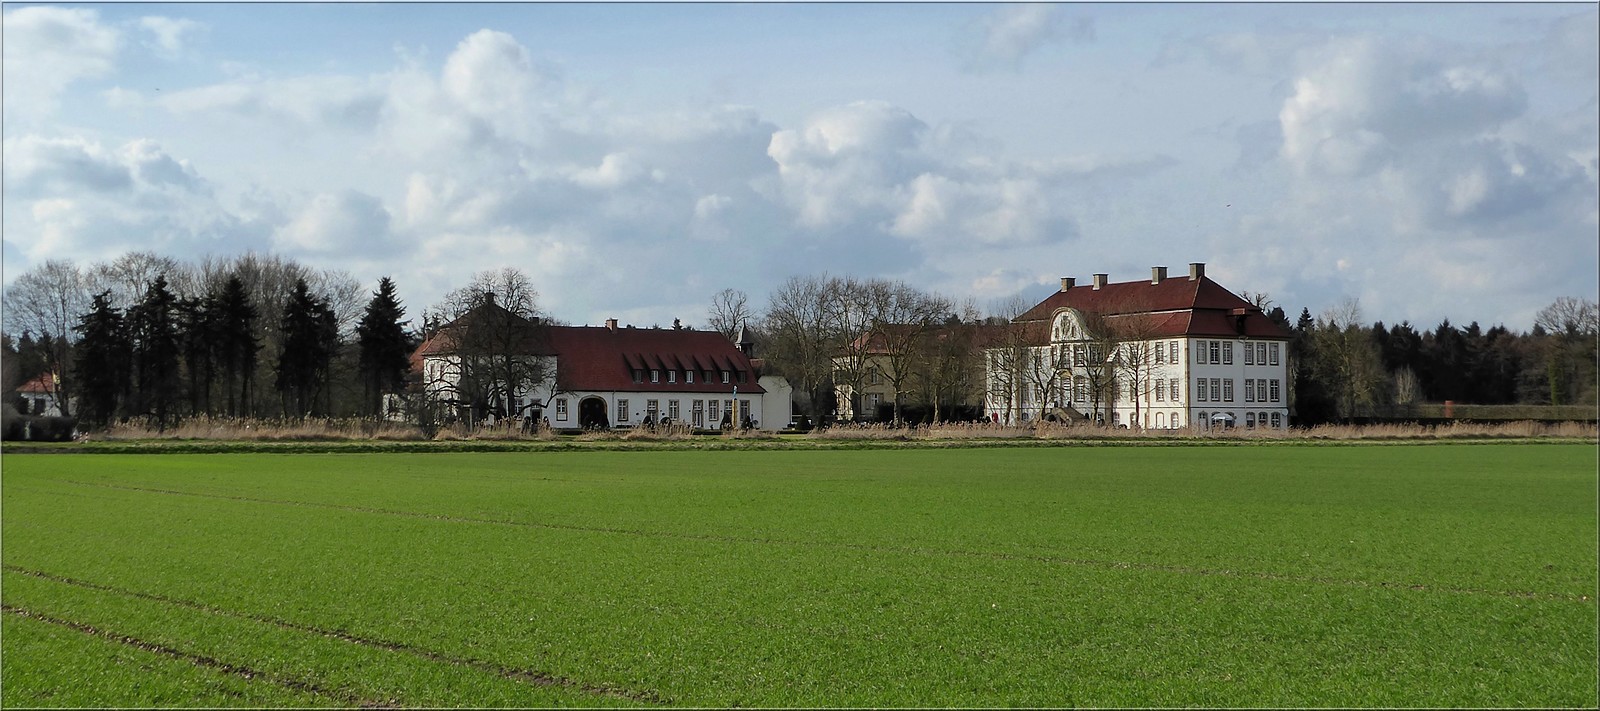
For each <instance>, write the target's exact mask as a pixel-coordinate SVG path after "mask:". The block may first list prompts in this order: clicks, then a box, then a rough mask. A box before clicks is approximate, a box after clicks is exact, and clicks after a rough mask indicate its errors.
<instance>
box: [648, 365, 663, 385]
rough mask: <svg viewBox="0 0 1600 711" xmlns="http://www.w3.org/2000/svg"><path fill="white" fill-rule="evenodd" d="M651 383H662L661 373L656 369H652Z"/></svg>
mask: <svg viewBox="0 0 1600 711" xmlns="http://www.w3.org/2000/svg"><path fill="white" fill-rule="evenodd" d="M650 382H652V383H659V382H661V371H659V370H656V369H655V368H651V369H650Z"/></svg>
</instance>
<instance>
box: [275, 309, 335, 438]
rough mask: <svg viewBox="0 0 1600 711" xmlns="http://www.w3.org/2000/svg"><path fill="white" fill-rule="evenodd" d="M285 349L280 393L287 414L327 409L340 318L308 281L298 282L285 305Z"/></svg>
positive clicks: (302, 414) (280, 359)
mask: <svg viewBox="0 0 1600 711" xmlns="http://www.w3.org/2000/svg"><path fill="white" fill-rule="evenodd" d="M281 326H282V331H283V351H282V352H281V353H280V354H279V356H278V379H277V386H278V392H279V394H280V395H281V396H282V397H283V404H284V410H285V414H286V415H290V416H293V417H305V416H307V415H316V414H321V413H323V412H325V408H324V407H323V406H322V404H321V403H320V402H319V400H320V398H321V397H322V396H323V395H325V394H326V390H327V385H328V371H329V369H330V367H331V365H332V363H333V356H334V353H335V351H337V350H338V347H339V327H338V321H337V320H336V319H335V318H334V315H333V309H331V308H330V307H329V306H328V302H327V301H325V300H323V299H320V298H317V297H316V296H314V295H312V294H311V290H310V288H309V287H308V286H306V280H304V279H298V280H296V281H295V285H294V291H293V292H292V293H291V294H290V295H289V300H288V302H287V303H285V304H284V306H283V318H282V320H281Z"/></svg>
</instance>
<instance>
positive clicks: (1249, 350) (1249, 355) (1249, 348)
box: [1244, 343, 1256, 365]
mask: <svg viewBox="0 0 1600 711" xmlns="http://www.w3.org/2000/svg"><path fill="white" fill-rule="evenodd" d="M1244 364H1245V365H1255V364H1256V348H1255V346H1253V345H1250V344H1249V343H1246V344H1244Z"/></svg>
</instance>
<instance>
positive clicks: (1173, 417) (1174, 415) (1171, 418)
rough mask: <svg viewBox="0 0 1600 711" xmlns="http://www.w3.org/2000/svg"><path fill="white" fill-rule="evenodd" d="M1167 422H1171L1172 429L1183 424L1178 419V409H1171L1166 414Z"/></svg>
mask: <svg viewBox="0 0 1600 711" xmlns="http://www.w3.org/2000/svg"><path fill="white" fill-rule="evenodd" d="M1167 422H1171V423H1172V428H1173V429H1177V428H1179V427H1182V426H1183V421H1182V420H1180V419H1178V411H1177V410H1173V411H1172V412H1170V413H1168V414H1167Z"/></svg>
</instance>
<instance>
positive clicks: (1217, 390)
mask: <svg viewBox="0 0 1600 711" xmlns="http://www.w3.org/2000/svg"><path fill="white" fill-rule="evenodd" d="M1211 400H1212V401H1213V402H1222V378H1212V379H1211Z"/></svg>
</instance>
